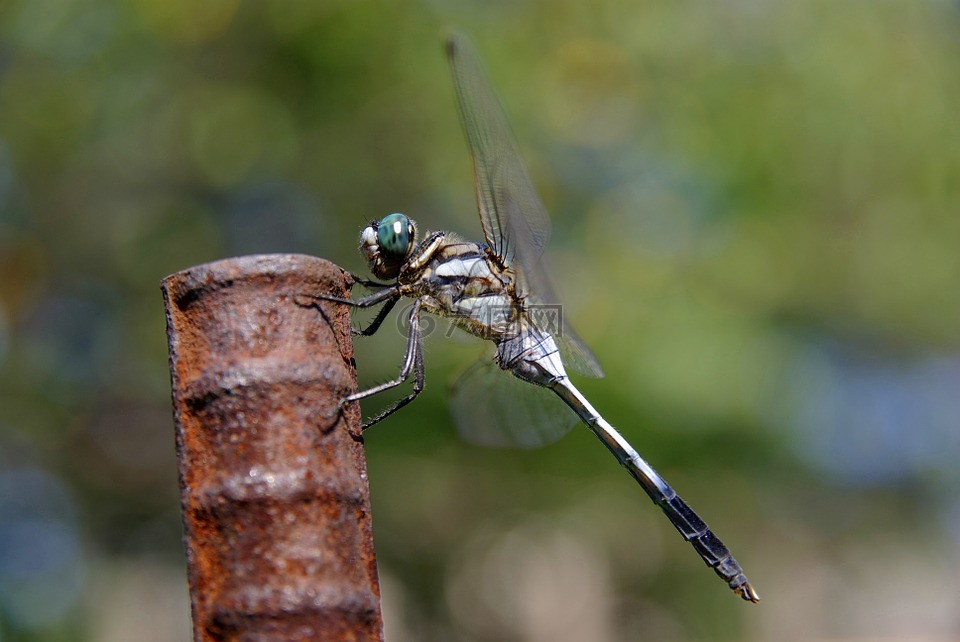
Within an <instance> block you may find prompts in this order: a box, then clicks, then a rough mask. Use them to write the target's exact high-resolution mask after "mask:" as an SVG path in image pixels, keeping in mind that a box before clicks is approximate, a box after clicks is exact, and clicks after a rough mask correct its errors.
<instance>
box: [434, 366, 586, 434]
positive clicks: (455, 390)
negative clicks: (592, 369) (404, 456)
mask: <svg viewBox="0 0 960 642" xmlns="http://www.w3.org/2000/svg"><path fill="white" fill-rule="evenodd" d="M450 410H451V412H452V414H453V419H454V422H455V423H456V425H457V430H458V431H459V433H460V436H461V437H463V439H465V440H466V441H469V442H472V443H475V444H480V445H483V446H495V447H505V446H512V447H518V448H539V447H540V446H545V445H546V444H549V443H553V442H554V441H556V440H558V439H560V437H562V436H563V435H565V434H567V433H568V432H569V431H570V429H571V428H573V426H575V425H576V424H577V422H578V421H579V419H578V418H577V416H576V415H575V414H574V413H572V412H571V411H570V409H569V408H568V407H567V406H566V405H565V404H564V403H563V402H562V401H561V400H560V399H558V398H557V396H556V395H555V394H553V392H551V391H550V390H547V389H546V388H542V387H540V386H537V385H535V384H532V383H527V382H526V381H521V380H520V379H517V378H516V377H515V376H513V374H511V373H510V372H508V371H506V370H501V369H500V367H499V366H498V365H497V364H496V362H494V360H493V359H492V358H484V359H480V360H479V361H477V362H475V363H474V364H473V365H471V366H470V367H469V368H467V369H466V370H465V371H464V372H463V373H462V374H461V375H460V376H459V377H458V378H457V380H456V381H455V382H454V383H453V387H452V391H451V395H450Z"/></svg>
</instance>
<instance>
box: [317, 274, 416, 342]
mask: <svg viewBox="0 0 960 642" xmlns="http://www.w3.org/2000/svg"><path fill="white" fill-rule="evenodd" d="M370 283H375V284H376V285H377V286H380V287H388V289H385V290H381V291H380V292H375V293H373V294H370V295H368V296H365V297H363V298H360V299H357V300H355V301H354V300H353V299H344V298H341V297H336V296H329V295H326V294H314V295H313V298H316V299H321V300H323V301H333V302H334V303H343V304H344V305H349V306H351V307H355V308H370V307H373V306H375V305H377V304H378V303H383V302H384V301H386V304H384V306H383V307H382V308H380V311H379V312H377V316H376V317H374V319H373V321H371V322H370V325H368V326H367V327H366V328H363V329H360V330H357V329H355V328H351V332H352V333H353V334H354V335H362V336H365V337H369V336H370V335H372V334H373V333H375V332H376V331H377V330H379V329H380V324H382V323H383V321H384V319H386V318H387V315H388V314H390V310H392V309H393V306H395V305H396V304H397V301H399V300H400V293H399V291H398V288H397V287H396V286H385V285H383V284H382V283H376V282H375V281H370Z"/></svg>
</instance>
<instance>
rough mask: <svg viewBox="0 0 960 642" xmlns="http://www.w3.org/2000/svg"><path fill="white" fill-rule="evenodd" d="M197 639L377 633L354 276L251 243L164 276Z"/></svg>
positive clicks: (376, 635)
mask: <svg viewBox="0 0 960 642" xmlns="http://www.w3.org/2000/svg"><path fill="white" fill-rule="evenodd" d="M162 289H163V295H164V302H165V304H166V313H167V335H168V340H169V349H170V372H171V378H172V382H173V408H174V418H175V420H176V437H177V457H178V459H179V466H180V490H181V507H182V511H183V524H184V533H185V543H186V550H187V566H188V576H189V581H190V593H191V603H192V611H193V630H194V640H195V641H196V642H201V641H203V642H208V641H213V640H217V641H220V640H258V641H259V640H278V641H279V640H283V641H284V642H286V641H288V640H380V639H382V637H383V625H382V623H381V619H380V587H379V584H378V580H377V568H376V558H375V556H374V550H373V534H372V526H371V518H370V498H369V489H368V485H367V468H366V461H365V459H364V456H363V441H362V439H361V437H360V431H359V417H358V416H357V413H356V410H355V409H351V410H350V411H349V412H346V413H345V414H344V415H342V416H341V415H340V414H339V413H338V412H337V401H338V400H339V399H341V398H342V397H343V396H344V395H346V394H349V392H350V391H352V390H355V389H356V372H355V370H354V367H353V344H352V342H351V337H350V319H349V314H348V311H347V310H346V309H345V307H344V306H342V305H336V304H329V303H326V302H323V303H321V302H319V301H318V300H317V299H314V298H311V295H313V294H316V293H321V292H322V293H328V294H333V295H335V296H341V297H342V296H346V294H347V292H348V290H349V277H348V276H347V275H346V274H344V272H343V270H341V269H340V268H338V267H337V266H335V265H333V264H332V263H329V262H327V261H324V260H322V259H317V258H312V257H308V256H301V255H266V256H248V257H243V258H238V259H229V260H225V261H220V262H217V263H210V264H207V265H201V266H198V267H194V268H190V269H188V270H184V271H182V272H178V273H177V274H173V275H171V276H168V277H167V278H166V279H164V280H163V283H162Z"/></svg>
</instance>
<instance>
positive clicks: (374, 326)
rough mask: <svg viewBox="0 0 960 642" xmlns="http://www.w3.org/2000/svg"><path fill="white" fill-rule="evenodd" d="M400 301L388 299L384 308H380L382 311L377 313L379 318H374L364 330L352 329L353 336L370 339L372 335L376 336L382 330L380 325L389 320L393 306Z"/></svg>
mask: <svg viewBox="0 0 960 642" xmlns="http://www.w3.org/2000/svg"><path fill="white" fill-rule="evenodd" d="M399 300H400V298H399V297H397V298H393V299H388V300H387V302H386V303H384V304H383V307H382V308H380V310H379V311H378V312H377V316H375V317H374V318H373V321H371V322H370V324H369V325H368V326H367V327H366V328H362V329H359V330H357V329H355V328H350V331H351V332H352V333H353V334H358V335H361V336H364V337H369V336H370V335H372V334H374V333H375V332H376V331H377V330H379V329H380V324H382V323H383V321H384V319H386V318H387V315H388V314H390V310H392V309H393V306H395V305H396V304H397V301H399Z"/></svg>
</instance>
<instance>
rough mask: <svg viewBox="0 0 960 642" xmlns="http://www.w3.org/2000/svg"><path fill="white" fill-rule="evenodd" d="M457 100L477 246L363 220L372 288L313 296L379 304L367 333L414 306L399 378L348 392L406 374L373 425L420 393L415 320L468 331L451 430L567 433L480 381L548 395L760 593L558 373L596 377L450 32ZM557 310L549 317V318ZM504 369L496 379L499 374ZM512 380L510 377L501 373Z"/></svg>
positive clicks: (516, 171)
mask: <svg viewBox="0 0 960 642" xmlns="http://www.w3.org/2000/svg"><path fill="white" fill-rule="evenodd" d="M446 51H447V57H448V60H449V63H450V68H451V71H452V74H453V80H454V86H455V89H456V96H457V103H458V106H459V111H460V117H461V120H462V124H463V128H464V131H465V132H466V137H467V142H468V146H469V148H470V154H471V156H472V159H473V167H474V179H475V189H476V197H477V204H478V209H479V213H480V222H481V225H482V227H483V236H484V239H485V241H486V242H485V243H483V244H480V243H473V242H470V241H465V240H462V239H461V238H459V237H457V236H456V235H454V234H452V233H450V232H443V231H437V232H430V233H428V234H426V235H425V237H424V238H423V239H422V240H420V239H419V238H418V233H417V226H416V224H415V223H414V222H413V220H411V219H410V218H408V217H407V216H405V215H403V214H390V215H388V216H385V217H384V218H382V219H380V220H379V221H373V222H372V223H371V224H370V225H369V226H367V227H366V228H365V229H364V230H363V232H362V234H361V236H360V252H361V253H362V255H363V257H364V258H365V259H366V261H367V262H368V264H369V267H370V271H371V272H372V273H373V275H374V276H375V277H376V278H377V279H380V281H367V280H364V279H358V280H359V281H360V282H362V283H363V284H364V285H367V286H369V287H371V288H374V289H377V290H378V291H376V292H374V293H373V294H370V295H369V296H366V297H363V298H361V299H357V300H348V299H339V298H335V297H328V296H323V297H321V298H324V299H327V300H332V301H337V302H340V303H344V304H347V305H350V306H355V307H360V308H369V307H372V306H376V305H379V304H382V307H381V308H380V310H379V311H378V313H377V314H376V316H375V317H374V319H373V321H371V323H370V325H369V326H368V327H367V328H366V329H364V330H362V331H359V333H360V334H365V335H370V334H373V333H374V332H376V331H377V329H379V327H380V325H381V324H382V323H383V321H384V319H385V318H386V316H387V315H388V314H389V313H390V311H391V310H392V309H393V307H394V306H395V305H396V304H397V302H398V301H400V300H401V299H402V298H404V297H406V298H409V299H412V301H413V305H412V306H411V308H410V313H409V322H408V324H407V329H408V330H407V342H406V352H405V355H404V359H403V364H402V366H401V368H400V374H399V376H398V377H397V378H396V379H393V380H391V381H388V382H386V383H383V384H381V385H378V386H374V387H372V388H370V389H368V390H363V391H361V392H357V393H355V394H352V395H350V396H348V397H346V398H345V399H344V400H343V401H342V403H350V402H355V401H358V400H360V399H364V398H366V397H369V396H370V395H374V394H377V393H379V392H383V391H385V390H388V389H390V388H394V387H396V386H399V385H400V384H402V383H404V382H406V381H407V380H409V378H410V377H411V375H412V376H413V387H412V390H411V392H410V393H409V394H407V395H406V396H405V397H403V398H401V399H400V400H399V401H397V402H395V403H394V404H393V405H391V406H390V407H388V408H387V409H386V410H384V411H383V412H381V413H380V414H379V415H377V416H376V417H374V418H373V419H372V420H370V421H369V422H368V423H367V424H366V425H365V426H364V427H365V428H366V427H369V426H370V425H373V424H375V423H377V422H379V421H381V420H383V419H384V418H386V417H387V416H389V415H390V414H392V413H393V412H395V411H397V410H399V409H400V408H402V407H403V406H405V405H406V404H408V403H410V402H411V401H412V400H413V399H415V398H416V396H417V395H418V394H419V393H420V391H421V390H423V386H424V364H423V335H424V331H423V324H422V322H421V315H422V314H423V313H424V312H430V313H432V314H434V315H439V316H441V317H446V318H448V319H450V320H451V321H452V322H453V323H454V324H455V325H456V326H458V327H459V328H461V329H463V330H465V331H466V332H468V333H470V334H473V335H475V336H478V337H481V338H483V339H486V340H489V341H491V342H493V344H494V345H495V346H496V357H495V359H494V360H493V361H489V360H488V361H487V362H485V363H484V362H481V363H479V364H477V365H475V366H474V367H473V368H471V369H469V370H467V372H466V373H465V374H464V375H463V376H461V378H460V380H458V382H457V384H456V386H455V392H454V395H453V399H452V403H453V407H454V411H455V415H456V416H457V419H458V423H459V424H460V427H461V431H462V432H464V433H465V434H466V435H467V436H468V437H473V438H474V439H475V440H476V441H486V442H488V443H507V442H512V443H515V444H519V445H525V446H536V445H540V444H542V443H545V442H547V441H550V440H552V439H554V438H556V437H557V436H559V435H560V434H563V433H564V432H566V428H568V427H569V426H568V424H569V423H570V422H565V421H563V420H562V419H559V420H557V415H556V413H555V412H554V410H555V409H560V410H561V411H564V412H566V414H567V416H568V417H570V415H569V411H566V410H565V409H564V407H563V406H562V405H560V404H558V403H557V402H556V399H549V401H550V402H551V403H552V404H553V405H552V406H549V407H550V408H552V410H547V409H546V408H547V406H545V405H544V406H536V407H535V409H534V410H521V409H520V408H519V407H516V406H514V405H512V404H501V403H491V401H490V399H489V398H488V397H486V390H488V384H487V382H488V381H489V378H490V375H494V378H496V379H497V380H498V381H506V380H512V381H514V382H522V385H523V386H526V387H528V388H539V389H540V390H542V391H547V392H546V393H545V394H544V395H543V396H545V397H549V396H550V395H549V393H550V392H552V393H554V394H555V395H556V396H557V397H559V398H560V399H561V400H563V401H564V402H565V403H566V405H567V406H568V407H569V408H570V409H572V410H573V412H574V413H576V417H578V418H579V419H580V420H582V422H583V423H585V424H586V425H587V426H588V427H589V428H590V430H591V431H592V432H593V433H594V434H595V435H596V436H597V437H598V438H599V439H600V441H602V442H603V444H604V445H605V446H606V447H607V448H608V449H609V450H610V452H611V453H613V455H614V456H615V457H616V458H617V460H618V461H619V462H620V463H621V464H622V465H623V466H624V467H625V468H626V469H627V471H628V472H629V473H630V475H632V476H633V478H634V479H635V480H636V481H637V482H638V483H639V484H640V486H641V487H642V488H643V490H644V491H646V493H647V495H649V496H650V498H651V499H652V500H653V502H654V503H655V504H657V506H659V507H660V509H661V510H662V511H663V512H664V514H665V515H666V516H667V518H668V519H669V520H670V522H671V523H672V524H673V525H674V526H675V527H676V529H677V530H678V531H680V534H681V535H683V537H684V539H686V540H687V541H689V542H690V543H691V544H692V545H693V547H694V549H695V550H696V551H697V553H698V554H699V555H700V557H701V558H703V561H704V562H706V564H707V565H708V566H710V567H711V568H712V569H713V570H714V571H715V572H716V573H717V575H719V576H720V577H721V578H722V579H723V580H724V581H725V582H727V584H728V586H729V587H730V588H731V589H733V591H734V592H736V593H737V594H738V595H740V596H741V597H742V598H743V599H745V600H748V601H750V602H757V601H758V600H759V599H760V598H759V596H758V595H757V592H756V591H755V590H754V588H753V587H752V586H751V585H750V582H749V581H748V580H747V577H746V575H744V573H743V569H742V568H741V567H740V564H739V563H738V562H737V561H736V559H734V557H733V556H732V555H731V553H730V550H729V549H728V548H727V547H726V546H725V545H724V544H723V542H721V541H720V539H719V538H718V537H717V536H716V535H714V534H713V532H712V531H711V530H710V529H709V528H708V527H707V524H706V523H705V522H704V521H703V520H702V519H701V518H700V517H699V516H698V515H697V514H696V513H695V512H694V511H693V509H692V508H690V506H689V505H687V503H686V502H685V501H683V499H681V498H680V496H679V495H677V493H676V492H675V491H674V490H673V488H671V487H670V485H669V484H667V482H666V481H664V479H663V478H662V477H661V476H660V475H659V474H658V473H657V472H656V471H655V470H654V469H653V468H652V467H651V466H650V464H648V463H647V462H646V461H645V460H644V459H643V458H642V457H641V456H640V455H639V454H638V453H637V451H636V450H634V448H633V447H632V446H631V445H630V444H629V443H627V441H626V440H625V439H624V438H623V437H622V436H621V435H620V433H618V432H617V431H616V429H614V427H613V426H612V425H610V424H609V423H608V422H607V421H606V420H605V419H604V418H603V417H602V416H601V415H600V413H598V412H597V411H596V410H595V409H594V407H593V406H592V405H591V404H590V402H589V401H587V399H586V397H584V396H583V394H581V392H580V391H579V390H578V389H577V387H576V386H574V384H573V383H572V382H571V381H570V378H569V376H568V375H567V370H566V366H570V367H571V368H572V369H575V370H577V371H579V372H581V373H582V374H585V375H588V376H603V371H602V370H601V369H600V366H599V364H598V363H597V360H596V358H595V357H594V356H593V354H592V353H591V352H590V350H589V349H588V348H587V347H586V346H585V345H584V344H583V343H582V341H580V339H579V338H578V337H577V335H576V334H575V333H574V332H573V331H572V330H571V329H570V327H569V325H568V324H567V323H566V322H565V321H564V320H563V319H562V315H560V314H559V312H560V308H559V306H557V305H556V301H557V299H556V297H555V295H554V294H553V289H552V287H551V286H550V282H549V280H548V278H547V273H546V270H545V269H544V268H543V266H542V264H541V255H542V254H543V251H544V247H545V246H546V243H547V240H548V238H549V236H550V219H549V216H548V215H547V211H546V209H545V208H544V206H543V204H542V202H541V201H540V198H539V196H538V195H537V192H536V191H535V189H534V187H533V184H532V182H531V180H530V177H529V175H528V173H527V170H526V167H525V165H524V163H523V161H522V159H521V157H520V153H519V150H518V147H517V143H516V142H515V140H514V138H513V135H512V133H511V129H510V125H509V123H508V121H507V117H506V114H505V113H504V111H503V108H502V107H501V106H500V103H499V101H498V100H497V97H496V94H495V93H494V91H493V89H492V87H491V85H490V82H489V80H488V79H487V77H486V75H485V73H484V71H483V68H482V66H481V64H480V62H479V59H478V58H477V56H476V54H475V53H474V52H473V49H472V48H471V46H470V45H469V42H468V41H467V40H466V39H465V38H464V37H463V36H461V35H457V34H455V35H452V36H450V37H449V38H448V40H447V43H446ZM554 313H556V314H554ZM503 371H506V372H503ZM510 374H512V375H513V376H514V377H516V379H512V378H511V377H510Z"/></svg>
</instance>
